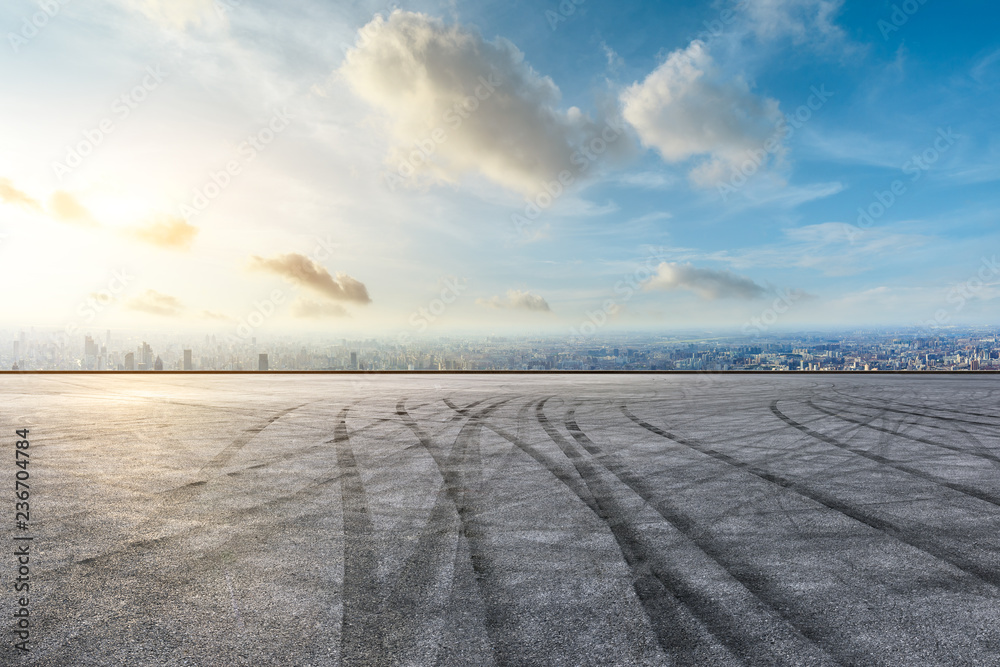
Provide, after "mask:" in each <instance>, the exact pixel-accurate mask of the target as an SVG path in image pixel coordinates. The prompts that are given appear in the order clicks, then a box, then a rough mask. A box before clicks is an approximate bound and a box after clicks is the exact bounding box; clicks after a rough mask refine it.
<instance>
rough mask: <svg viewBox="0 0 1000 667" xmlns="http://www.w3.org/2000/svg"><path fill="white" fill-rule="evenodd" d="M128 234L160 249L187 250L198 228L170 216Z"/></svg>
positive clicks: (181, 219) (129, 231)
mask: <svg viewBox="0 0 1000 667" xmlns="http://www.w3.org/2000/svg"><path fill="white" fill-rule="evenodd" d="M128 234H129V235H130V236H132V237H133V238H136V239H138V240H140V241H144V242H146V243H151V244H153V245H156V246H160V247H162V248H174V249H178V250H188V249H190V248H191V244H192V243H194V237H195V236H196V235H197V234H198V228H197V227H195V226H193V225H190V224H188V223H187V221H185V220H184V219H183V218H178V217H174V216H171V217H167V218H163V219H160V220H157V221H156V222H153V223H151V224H149V225H146V226H145V227H139V228H135V229H130V230H128Z"/></svg>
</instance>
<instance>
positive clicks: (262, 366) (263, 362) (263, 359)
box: [257, 354, 267, 371]
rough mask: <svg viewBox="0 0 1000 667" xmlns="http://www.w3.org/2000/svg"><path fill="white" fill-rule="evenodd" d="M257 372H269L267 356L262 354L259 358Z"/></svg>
mask: <svg viewBox="0 0 1000 667" xmlns="http://www.w3.org/2000/svg"><path fill="white" fill-rule="evenodd" d="M257 370H258V371H266V370H267V355H266V354H261V355H258V357H257Z"/></svg>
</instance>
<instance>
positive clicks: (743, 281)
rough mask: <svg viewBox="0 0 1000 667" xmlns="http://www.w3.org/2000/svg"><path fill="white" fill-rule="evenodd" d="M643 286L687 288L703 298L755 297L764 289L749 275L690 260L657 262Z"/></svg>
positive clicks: (651, 287) (674, 288)
mask: <svg viewBox="0 0 1000 667" xmlns="http://www.w3.org/2000/svg"><path fill="white" fill-rule="evenodd" d="M644 289H646V290H667V291H672V290H687V291H690V292H694V293H695V294H697V295H698V296H700V297H701V298H703V299H707V300H710V301H714V300H716V299H746V300H749V299H757V298H760V297H762V296H764V295H765V294H766V293H767V290H766V289H765V288H764V287H762V286H760V285H758V284H757V283H755V282H754V281H753V280H751V279H750V278H747V277H745V276H740V275H737V274H735V273H733V272H732V271H725V270H723V271H717V270H715V269H705V268H700V267H696V266H694V265H692V264H679V263H676V262H661V263H660V265H659V266H658V267H657V269H656V274H655V275H654V276H653V277H652V278H651V279H650V280H649V281H647V282H646V284H645V286H644Z"/></svg>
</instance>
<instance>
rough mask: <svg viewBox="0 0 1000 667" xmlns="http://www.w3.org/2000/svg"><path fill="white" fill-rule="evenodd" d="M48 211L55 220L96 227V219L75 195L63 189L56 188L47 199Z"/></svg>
mask: <svg viewBox="0 0 1000 667" xmlns="http://www.w3.org/2000/svg"><path fill="white" fill-rule="evenodd" d="M49 212H50V213H51V214H52V216H53V217H54V218H55V219H56V220H60V221H62V222H70V223H73V224H77V225H84V226H86V227H96V226H97V221H96V220H94V216H92V215H91V214H90V211H88V210H87V209H86V208H84V207H83V205H82V204H81V203H80V202H79V201H77V199H76V197H74V196H73V195H71V194H70V193H68V192H65V191H63V190H56V191H55V192H54V193H53V194H52V197H51V198H50V199H49Z"/></svg>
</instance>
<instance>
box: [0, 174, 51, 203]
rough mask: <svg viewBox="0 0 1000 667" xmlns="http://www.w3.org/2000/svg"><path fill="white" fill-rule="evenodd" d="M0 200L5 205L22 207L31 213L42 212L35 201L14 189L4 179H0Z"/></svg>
mask: <svg viewBox="0 0 1000 667" xmlns="http://www.w3.org/2000/svg"><path fill="white" fill-rule="evenodd" d="M0 199H2V200H3V201H4V203H6V204H13V205H15V206H22V207H24V208H26V209H30V210H33V211H41V210H42V205H41V204H40V203H39V202H38V200H37V199H35V198H34V197H31V196H30V195H28V194H27V193H25V192H23V191H21V190H18V189H17V188H15V187H14V186H13V185H12V184H11V182H10V180H9V179H6V178H0Z"/></svg>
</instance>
